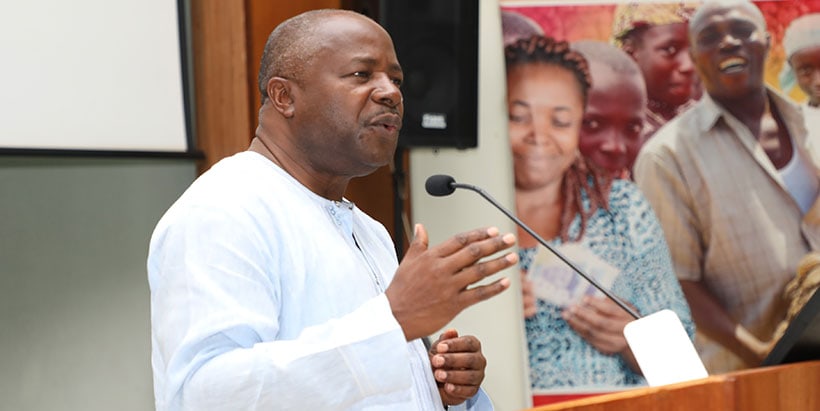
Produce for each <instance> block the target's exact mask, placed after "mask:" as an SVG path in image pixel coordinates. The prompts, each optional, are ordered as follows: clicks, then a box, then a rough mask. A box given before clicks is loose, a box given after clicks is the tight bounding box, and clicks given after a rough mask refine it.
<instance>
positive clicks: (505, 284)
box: [459, 278, 510, 308]
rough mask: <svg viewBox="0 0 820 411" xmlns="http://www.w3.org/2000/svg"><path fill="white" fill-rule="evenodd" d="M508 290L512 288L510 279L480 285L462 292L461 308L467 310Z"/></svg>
mask: <svg viewBox="0 0 820 411" xmlns="http://www.w3.org/2000/svg"><path fill="white" fill-rule="evenodd" d="M507 288H510V279H509V278H501V279H499V280H497V281H494V282H492V283H490V284H487V285H479V286H476V287H473V288H469V289H466V290H464V291H462V292H461V293H460V294H459V302H460V303H461V307H463V308H467V307H469V306H471V305H473V304H476V303H480V302H482V301H484V300H488V299H490V298H492V297H495V296H496V295H498V294H501V293H502V292H503V291H504V290H506V289H507Z"/></svg>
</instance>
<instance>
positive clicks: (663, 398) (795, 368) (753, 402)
mask: <svg viewBox="0 0 820 411" xmlns="http://www.w3.org/2000/svg"><path fill="white" fill-rule="evenodd" d="M817 410H820V361H810V362H798V363H792V364H787V365H778V366H773V367H763V368H754V369H750V370H744V371H737V372H733V373H728V374H722V375H715V376H710V377H708V378H703V379H700V380H694V381H687V382H683V383H678V384H670V385H665V386H660V387H643V388H636V389H631V390H627V391H621V392H617V393H611V394H603V395H598V396H595V397H588V398H583V399H579V400H572V401H566V402H561V403H556V404H550V405H546V406H542V407H537V408H531V409H530V411H817Z"/></svg>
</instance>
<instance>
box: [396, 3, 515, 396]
mask: <svg viewBox="0 0 820 411" xmlns="http://www.w3.org/2000/svg"><path fill="white" fill-rule="evenodd" d="M480 7H481V9H480V17H479V20H480V22H479V33H480V34H479V107H478V111H479V113H478V114H479V115H478V117H479V127H478V128H479V132H478V147H477V148H475V149H468V150H457V149H421V148H414V149H412V150H411V152H410V184H411V186H410V187H411V190H412V193H411V195H412V209H413V219H414V220H415V222H419V223H423V224H424V225H425V227H427V230H428V231H429V233H430V243H431V244H435V243H438V242H441V241H444V240H445V239H447V238H448V237H449V236H451V235H452V234H455V233H458V232H461V231H466V230H469V229H472V228H476V227H481V226H490V225H494V226H497V227H499V229H501V231H502V232H512V233H514V232H515V225H514V224H513V223H512V222H510V221H509V220H508V219H507V218H506V217H505V216H504V215H503V214H502V213H501V212H500V211H498V210H497V209H495V208H494V207H493V206H492V205H490V204H489V203H488V202H487V201H485V200H484V199H483V198H481V197H480V196H479V195H478V194H477V193H473V192H470V191H463V190H458V191H456V192H455V193H454V194H453V195H451V196H449V197H431V196H429V195H427V194H426V193H425V191H424V182H425V180H426V179H427V177H429V176H430V175H433V174H449V175H452V176H453V177H455V179H456V181H459V182H464V183H469V184H475V185H478V186H480V187H482V188H483V189H484V190H486V191H487V192H488V193H490V194H491V195H492V196H493V197H494V198H495V199H496V200H498V201H499V202H500V203H501V204H504V205H505V207H507V208H508V209H511V210H514V208H513V174H512V156H511V153H510V148H509V140H508V139H507V115H506V113H507V106H506V100H505V96H506V80H505V74H504V59H503V47H502V42H501V20H500V13H499V5H498V2H497V0H481V1H480ZM501 275H503V276H506V277H508V278H510V279H511V280H513V281H512V283H513V285H512V287H511V288H510V289H509V290H507V291H505V292H504V293H503V294H501V295H500V296H498V297H495V298H494V299H492V300H489V301H485V302H483V303H480V304H478V305H475V306H473V307H471V308H468V309H467V310H465V311H464V312H463V313H462V314H460V315H459V316H458V317H456V319H455V320H454V321H453V322H452V324H451V326H453V327H456V328H457V329H458V330H459V331H460V332H461V333H462V334H473V335H475V336H477V337H479V339H480V340H481V341H482V346H483V351H484V355H485V356H486V357H487V360H488V365H487V376H486V379H485V383H484V388H485V389H486V390H487V391H488V392H489V394H490V396H491V398H492V399H493V402H494V404H495V406H496V409H497V410H500V411H508V410H520V409H522V408H527V407H530V406H531V400H530V391H529V381H528V378H527V365H526V364H527V361H526V339H525V336H524V321H523V318H524V317H523V312H522V308H521V307H522V302H521V291H520V290H521V289H520V283H519V274H518V268H510V269H508V270H505V271H504V272H503V273H502V274H498V275H496V276H493V277H492V279H497V278H500V276H501Z"/></svg>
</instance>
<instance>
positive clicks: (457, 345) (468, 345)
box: [436, 330, 481, 353]
mask: <svg viewBox="0 0 820 411" xmlns="http://www.w3.org/2000/svg"><path fill="white" fill-rule="evenodd" d="M448 331H450V330H448ZM453 331H454V330H453ZM442 336H444V334H442ZM455 337H458V335H457V334H456V335H455V336H453V337H449V339H446V340H445V339H444V338H442V339H440V340H439V343H438V344H437V346H436V348H437V352H439V353H476V352H480V351H481V342H480V341H478V338H476V337H474V336H472V335H465V336H462V337H458V338H455Z"/></svg>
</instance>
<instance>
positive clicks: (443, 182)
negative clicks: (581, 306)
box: [425, 174, 641, 320]
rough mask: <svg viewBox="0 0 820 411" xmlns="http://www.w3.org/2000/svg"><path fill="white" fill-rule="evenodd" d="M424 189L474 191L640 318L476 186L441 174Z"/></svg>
mask: <svg viewBox="0 0 820 411" xmlns="http://www.w3.org/2000/svg"><path fill="white" fill-rule="evenodd" d="M425 188H426V189H427V193H428V194H430V195H432V196H436V197H443V196H448V195H450V194H452V193H453V192H454V191H456V189H457V188H464V189H467V190H470V191H475V192H476V193H478V194H479V195H481V196H482V197H484V199H485V200H487V201H489V202H490V204H492V205H494V206H495V208H497V209H499V210H500V211H501V212H502V213H504V214H505V215H506V216H507V217H509V218H510V220H513V221H514V222H515V223H516V224H518V226H519V227H521V228H522V229H523V230H524V231H526V232H527V234H529V235H531V236H532V237H533V238H535V239H536V240H537V241H538V243H540V244H541V245H543V246H544V247H546V248H547V249H548V250H550V252H552V253H553V254H555V256H556V257H558V258H560V259H561V261H563V262H564V263H566V264H567V265H568V266H570V268H572V269H573V270H574V271H575V272H576V273H578V275H580V276H581V277H583V278H584V279H585V280H587V281H588V282H589V283H590V284H592V285H593V286H594V287H595V288H597V289H598V290H599V291H600V292H602V293H604V295H606V296H607V297H608V298H609V299H610V300H612V301H614V302H615V304H618V306H619V307H621V308H622V309H623V310H624V311H626V312H627V313H629V315H631V316H632V317H633V318H635V319H636V320H637V319H640V318H641V316H640V315H638V313H637V312H635V310H633V309H632V308H630V307H629V306H628V305H626V303H624V302H623V301H621V299H620V298H618V297H616V296H615V295H614V294H612V293H610V292H609V290H607V289H606V288H604V287H603V286H602V285H601V284H599V283H598V281H596V280H595V279H594V278H592V277H590V276H588V275H586V274H585V273H584V272H583V271H581V270H580V269H579V268H578V267H577V266H576V265H575V264H573V263H572V261H570V260H568V259H567V258H566V257H564V255H563V254H561V253H560V252H558V250H556V249H555V248H553V247H552V246H550V245H549V244H547V242H546V241H545V240H544V239H543V238H541V236H540V235H538V233H536V232H535V231H533V229H531V228H530V227H529V226H527V225H526V224H524V222H523V221H521V220H520V219H518V217H516V216H515V215H513V213H511V212H510V211H509V210H507V209H506V208H504V206H502V205H501V204H500V203H499V202H498V201H496V200H495V199H494V198H493V197H492V196H490V195H489V194H487V192H486V191H484V190H482V189H481V188H480V187H477V186H474V185H471V184H463V183H457V182H456V180H455V179H454V178H453V177H451V176H448V175H443V174H437V175H433V176H430V177H429V178H428V179H427V182H426V183H425Z"/></svg>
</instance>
